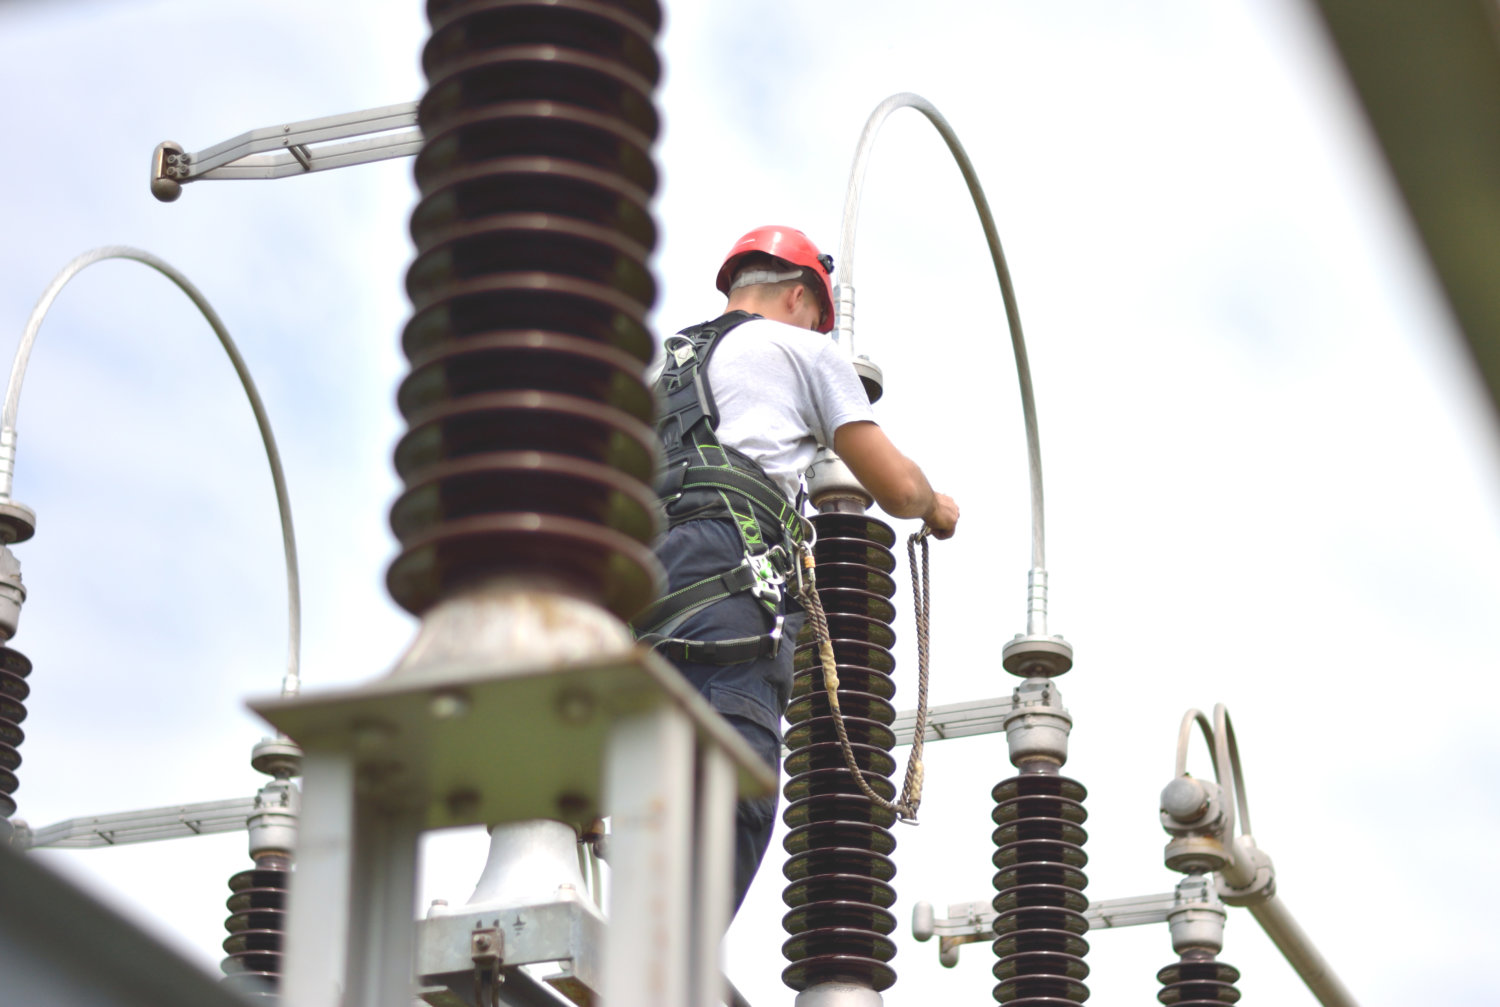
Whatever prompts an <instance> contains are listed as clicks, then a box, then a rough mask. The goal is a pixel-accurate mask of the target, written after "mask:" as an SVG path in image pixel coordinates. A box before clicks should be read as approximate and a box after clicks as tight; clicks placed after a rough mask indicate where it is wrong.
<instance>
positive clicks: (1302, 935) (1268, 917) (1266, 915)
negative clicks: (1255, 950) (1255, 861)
mask: <svg viewBox="0 0 1500 1007" xmlns="http://www.w3.org/2000/svg"><path fill="white" fill-rule="evenodd" d="M1249 908H1250V915H1251V916H1254V917H1255V922H1257V923H1259V924H1260V928H1261V929H1262V930H1264V931H1265V932H1266V936H1267V937H1269V938H1271V943H1273V944H1275V945H1276V948H1277V950H1278V951H1280V952H1281V953H1282V955H1283V956H1284V957H1285V958H1286V960H1287V963H1288V964H1289V965H1291V966H1292V968H1293V969H1294V970H1295V971H1296V973H1297V975H1299V976H1301V977H1302V981H1303V982H1304V983H1305V984H1307V988H1308V989H1309V990H1310V991H1312V995H1313V996H1315V997H1317V998H1318V1003H1320V1004H1322V1005H1323V1007H1358V1004H1357V1003H1356V1002H1355V1000H1354V995H1353V994H1351V993H1350V992H1349V990H1348V989H1346V988H1345V986H1344V984H1343V983H1342V982H1341V981H1340V980H1339V977H1338V976H1336V975H1334V974H1333V969H1332V967H1330V966H1329V964H1328V962H1327V961H1326V960H1325V959H1324V958H1323V956H1322V955H1321V954H1319V953H1318V949H1317V947H1316V946H1315V945H1314V944H1313V942H1312V939H1311V938H1309V937H1308V936H1307V934H1306V932H1304V931H1303V929H1302V928H1301V927H1300V926H1298V925H1297V921H1296V920H1294V919H1293V918H1292V914H1291V912H1289V911H1288V910H1287V908H1286V904H1285V903H1284V902H1282V901H1281V896H1279V895H1272V896H1271V897H1270V898H1268V899H1266V900H1265V901H1264V902H1252V903H1251V904H1250V907H1249Z"/></svg>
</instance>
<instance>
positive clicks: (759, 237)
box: [718, 226, 833, 332]
mask: <svg viewBox="0 0 1500 1007" xmlns="http://www.w3.org/2000/svg"><path fill="white" fill-rule="evenodd" d="M751 252H765V253H766V254H767V255H774V256H776V258H778V259H784V260H785V261H787V262H790V263H791V264H792V265H794V266H801V267H802V268H803V269H806V270H808V271H809V272H810V273H812V275H813V276H815V277H817V279H818V280H819V281H820V282H819V283H815V284H814V286H815V287H817V289H819V290H821V291H822V292H823V320H822V322H821V324H819V325H818V331H819V332H831V331H833V256H831V255H824V254H823V253H822V252H819V251H818V246H817V245H814V244H813V243H812V241H811V240H809V239H808V237H807V235H805V234H803V233H802V232H801V231H799V230H797V229H796V228H795V227H775V226H770V227H757V228H756V229H755V230H753V231H751V232H750V233H749V234H746V235H745V236H744V237H743V238H741V239H740V240H739V241H736V242H735V243H734V247H733V248H731V249H730V250H729V254H728V255H726V256H724V264H723V265H722V266H720V267H719V279H718V287H719V293H721V294H728V293H729V284H730V281H732V280H733V279H734V272H735V268H736V265H737V264H738V263H739V260H740V259H742V258H744V257H745V256H746V255H748V254H749V253H751Z"/></svg>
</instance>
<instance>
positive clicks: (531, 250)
mask: <svg viewBox="0 0 1500 1007" xmlns="http://www.w3.org/2000/svg"><path fill="white" fill-rule="evenodd" d="M427 13H428V19H429V21H430V22H431V25H432V36H431V38H430V39H429V41H428V43H427V46H426V48H425V49H424V51H423V56H422V64H423V68H424V69H425V71H426V74H427V79H428V89H427V92H426V94H425V96H424V97H423V99H422V101H421V104H420V107H419V109H418V121H419V122H420V124H421V127H422V132H423V135H424V137H425V142H424V145H423V148H422V152H421V154H419V155H418V157H417V161H416V169H415V171H416V180H417V185H418V188H419V189H420V192H421V199H420V201H419V203H418V205H417V208H416V209H415V211H414V212H413V214H412V220H411V233H412V238H413V240H414V241H415V244H416V248H417V257H416V260H415V261H414V262H413V264H412V266H411V269H410V271H409V272H408V274H407V283H406V286H407V291H408V294H409V296H410V298H411V301H412V305H413V309H414V310H413V315H412V318H411V320H410V322H409V323H408V324H407V326H406V329H405V332H404V334H403V340H402V342H403V348H404V350H405V352H406V355H407V358H408V359H409V360H410V361H411V373H410V374H409V376H408V377H407V378H406V379H405V381H403V382H402V385H401V388H400V392H399V396H398V401H399V405H400V408H401V412H402V415H403V416H405V418H406V420H407V423H408V427H409V429H408V432H407V433H406V435H405V436H404V437H403V438H402V439H401V441H400V443H399V444H398V445H397V448H396V469H397V471H398V473H399V474H400V476H401V478H402V479H403V480H404V482H405V487H406V488H405V492H404V493H403V494H402V495H401V496H400V498H399V499H398V500H397V501H396V503H395V505H394V506H393V508H392V510H391V526H392V528H393V530H394V531H395V533H396V535H397V537H398V538H399V539H400V542H401V552H400V555H399V556H398V557H397V558H396V560H395V561H394V562H393V563H392V565H391V569H390V571H389V575H388V583H389V587H390V590H391V595H392V597H394V598H395V599H396V601H397V602H399V603H400V604H401V605H402V606H404V607H405V608H406V609H408V610H409V611H411V612H413V613H417V614H421V613H423V612H425V611H426V610H427V609H429V608H430V607H431V606H432V605H433V604H434V603H435V602H436V601H437V600H439V599H440V598H443V597H445V596H447V595H450V594H452V593H453V592H454V590H455V589H457V588H462V587H467V586H470V585H473V584H476V583H478V582H481V581H484V582H494V581H496V580H497V579H505V578H515V579H516V581H517V583H524V584H526V585H527V586H531V587H535V586H539V585H545V586H548V587H552V588H555V589H557V590H561V591H565V592H568V593H570V594H573V595H576V596H580V597H583V598H586V599H588V600H590V601H593V602H596V603H598V604H600V605H602V606H603V607H605V608H607V609H609V610H610V611H612V612H614V613H615V614H616V615H618V616H620V617H621V618H629V617H630V616H631V615H634V614H635V612H637V611H638V610H639V609H641V608H643V607H644V606H645V605H646V604H648V603H649V602H650V601H651V600H652V599H653V598H654V596H655V593H656V589H657V583H658V579H659V572H658V571H659V568H658V566H657V563H656V561H655V558H654V556H653V555H652V553H651V550H650V549H649V547H648V543H649V542H650V541H651V539H652V538H653V537H654V535H655V533H656V530H657V517H656V512H657V507H656V500H655V497H654V495H653V493H652V491H651V490H650V489H649V484H650V482H651V480H652V476H653V472H654V469H655V463H656V458H657V453H658V449H657V443H656V437H655V435H654V433H653V430H652V427H651V426H650V424H651V422H652V420H653V410H654V405H653V402H652V397H651V394H650V392H649V390H648V389H647V388H646V386H645V385H644V383H643V381H642V374H643V371H644V367H645V364H646V363H647V362H648V361H649V360H650V358H651V356H652V350H653V339H652V336H651V333H650V332H649V331H648V329H647V327H646V314H647V311H648V310H649V308H650V307H651V304H652V302H653V301H654V299H655V296H656V287H655V283H654V281H653V279H652V277H651V273H650V271H649V270H648V268H647V264H646V260H647V257H648V256H649V255H650V253H651V249H652V248H653V246H654V245H655V242H656V230H655V225H654V224H653V222H652V218H651V215H650V212H649V210H648V203H649V201H650V199H651V195H652V193H653V192H654V190H655V188H656V184H657V176H656V169H655V167H654V165H653V163H652V159H651V154H650V147H651V144H652V142H653V140H654V139H655V136H656V133H657V129H658V120H657V113H656V110H655V107H654V105H653V97H652V93H653V90H654V88H655V85H656V82H657V78H658V76H659V73H660V67H659V63H658V60H657V56H656V51H655V36H656V33H657V31H658V30H659V28H660V24H661V13H660V10H659V8H658V6H657V4H656V3H654V2H652V0H615V2H608V0H547V2H544V0H430V2H429V3H428V5H427Z"/></svg>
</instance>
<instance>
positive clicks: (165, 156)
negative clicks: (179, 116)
mask: <svg viewBox="0 0 1500 1007" xmlns="http://www.w3.org/2000/svg"><path fill="white" fill-rule="evenodd" d="M416 123H417V103H416V102H414V101H413V102H403V103H402V104H399V105H385V106H382V107H380V108H371V109H365V110H364V111H360V112H345V113H343V114H341V115H329V116H324V117H323V118H320V119H305V120H303V121H301V122H293V123H288V124H286V125H282V126H267V127H265V128H264V129H252V130H250V131H248V132H245V133H241V134H240V135H239V136H236V137H234V138H233V139H230V140H225V141H224V142H223V143H216V144H214V145H213V146H212V147H206V148H204V149H203V150H200V151H198V152H196V153H188V152H187V151H185V150H183V148H182V146H181V145H180V144H177V143H173V142H171V141H170V140H168V141H165V142H163V143H159V144H157V146H156V150H155V151H154V152H153V154H152V159H151V194H152V195H153V196H155V197H156V198H157V199H159V200H161V201H162V202H164V203H170V202H172V201H173V200H175V199H176V198H177V197H178V196H180V195H182V187H183V186H184V185H186V184H187V183H188V182H196V181H198V180H200V179H205V178H285V177H286V176H288V175H305V174H307V173H308V172H312V171H325V170H327V169H329V168H343V167H347V166H349V165H353V164H367V163H369V162H371V161H383V160H386V159H387V158H392V157H406V156H409V155H412V154H416V153H417V152H418V151H420V150H421V149H422V130H421V128H420V127H418V126H417V124H416ZM372 134H385V135H380V136H374V135H372ZM355 138H360V139H355ZM339 140H343V141H345V142H343V143H336V142H334V141H339ZM265 151H274V153H264V152H265Z"/></svg>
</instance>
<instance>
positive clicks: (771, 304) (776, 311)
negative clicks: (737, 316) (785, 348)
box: [724, 297, 795, 325]
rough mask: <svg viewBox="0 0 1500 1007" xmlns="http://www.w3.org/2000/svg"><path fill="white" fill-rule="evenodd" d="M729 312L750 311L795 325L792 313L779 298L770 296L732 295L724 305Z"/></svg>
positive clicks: (753, 313)
mask: <svg viewBox="0 0 1500 1007" xmlns="http://www.w3.org/2000/svg"><path fill="white" fill-rule="evenodd" d="M724 311H725V313H726V314H727V313H728V312H730V311H748V312H750V313H751V314H752V315H760V316H761V317H763V318H769V319H771V320H772V321H774V322H783V323H785V324H787V325H793V324H795V322H793V320H792V316H791V313H790V312H788V311H787V310H786V309H785V308H784V307H783V306H782V304H781V301H780V300H779V299H777V298H769V297H731V298H730V299H729V302H728V303H727V304H725V305H724Z"/></svg>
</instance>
